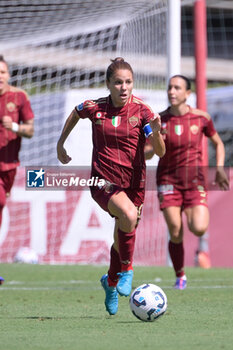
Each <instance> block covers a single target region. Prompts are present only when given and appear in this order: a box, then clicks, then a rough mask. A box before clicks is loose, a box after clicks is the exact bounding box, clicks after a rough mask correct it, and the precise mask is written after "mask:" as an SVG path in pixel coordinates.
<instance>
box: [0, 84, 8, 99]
mask: <svg viewBox="0 0 233 350" xmlns="http://www.w3.org/2000/svg"><path fill="white" fill-rule="evenodd" d="M8 90H9V85H5V86H3V87H2V89H0V96H1V95H3V94H5V92H7V91H8Z"/></svg>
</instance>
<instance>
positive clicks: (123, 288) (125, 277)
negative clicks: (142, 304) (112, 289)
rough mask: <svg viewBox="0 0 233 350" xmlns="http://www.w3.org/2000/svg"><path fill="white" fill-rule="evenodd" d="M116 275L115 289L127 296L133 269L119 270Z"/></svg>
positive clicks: (130, 287) (130, 286)
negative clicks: (117, 277)
mask: <svg viewBox="0 0 233 350" xmlns="http://www.w3.org/2000/svg"><path fill="white" fill-rule="evenodd" d="M118 276H119V281H118V283H117V287H116V288H117V291H118V293H119V294H120V295H121V296H125V297H127V296H128V295H130V292H131V289H132V281H133V270H129V271H123V272H120V273H118Z"/></svg>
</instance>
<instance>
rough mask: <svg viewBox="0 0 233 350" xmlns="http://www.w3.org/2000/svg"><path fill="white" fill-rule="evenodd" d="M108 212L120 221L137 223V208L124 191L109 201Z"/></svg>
mask: <svg viewBox="0 0 233 350" xmlns="http://www.w3.org/2000/svg"><path fill="white" fill-rule="evenodd" d="M108 210H109V212H110V214H111V215H113V216H115V217H117V218H119V219H120V220H124V219H125V220H128V221H130V222H131V221H132V222H134V221H135V223H136V221H137V208H136V206H135V205H134V203H133V202H132V201H131V200H130V199H129V197H128V196H127V194H126V193H125V192H124V191H120V192H116V193H114V194H113V195H112V196H111V198H110V199H109V201H108Z"/></svg>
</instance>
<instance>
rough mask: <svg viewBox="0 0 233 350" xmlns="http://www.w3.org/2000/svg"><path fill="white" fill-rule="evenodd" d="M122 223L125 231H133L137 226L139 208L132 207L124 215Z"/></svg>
mask: <svg viewBox="0 0 233 350" xmlns="http://www.w3.org/2000/svg"><path fill="white" fill-rule="evenodd" d="M120 222H121V224H122V225H123V226H124V230H125V231H127V232H131V231H133V230H134V229H135V227H136V224H137V208H136V207H132V208H130V209H128V210H127V211H125V212H124V213H123V215H122V218H121V220H120Z"/></svg>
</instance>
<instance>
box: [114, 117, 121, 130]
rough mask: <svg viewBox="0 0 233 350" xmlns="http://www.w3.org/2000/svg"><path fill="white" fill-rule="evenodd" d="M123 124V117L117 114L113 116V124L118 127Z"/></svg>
mask: <svg viewBox="0 0 233 350" xmlns="http://www.w3.org/2000/svg"><path fill="white" fill-rule="evenodd" d="M120 124H121V117H119V116H118V115H117V116H113V117H112V125H113V126H115V128H117V127H118V126H119V125H120Z"/></svg>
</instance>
